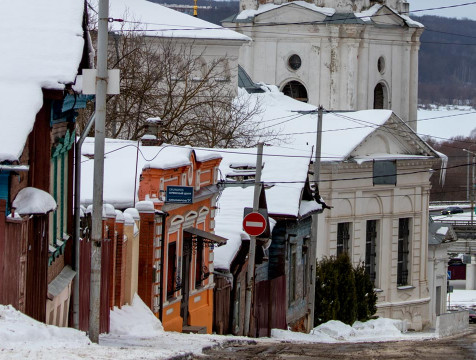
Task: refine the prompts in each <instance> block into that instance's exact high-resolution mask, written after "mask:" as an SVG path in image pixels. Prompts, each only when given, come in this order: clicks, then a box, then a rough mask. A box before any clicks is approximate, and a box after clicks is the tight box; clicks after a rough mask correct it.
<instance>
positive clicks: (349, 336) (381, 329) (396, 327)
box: [271, 318, 436, 343]
mask: <svg viewBox="0 0 476 360" xmlns="http://www.w3.org/2000/svg"><path fill="white" fill-rule="evenodd" d="M402 330H405V326H404V323H403V322H402V321H401V320H394V319H386V318H379V319H375V320H369V321H366V322H360V321H356V322H355V323H354V325H352V326H349V325H346V324H344V323H342V322H340V321H335V320H331V321H328V322H327V323H325V324H321V325H319V326H317V327H315V328H314V329H313V330H312V331H311V333H310V334H302V333H295V332H291V331H288V330H278V329H273V330H272V331H271V337H272V338H274V339H281V340H288V341H299V342H307V343H337V342H382V341H399V340H415V341H418V340H423V339H430V338H435V337H436V335H435V334H432V333H404V332H402Z"/></svg>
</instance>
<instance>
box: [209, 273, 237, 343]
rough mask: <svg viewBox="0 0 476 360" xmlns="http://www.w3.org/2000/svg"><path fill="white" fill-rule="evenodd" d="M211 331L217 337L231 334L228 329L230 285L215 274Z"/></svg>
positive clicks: (226, 280)
mask: <svg viewBox="0 0 476 360" xmlns="http://www.w3.org/2000/svg"><path fill="white" fill-rule="evenodd" d="M213 297H214V299H213V303H214V304H215V306H214V308H213V315H214V316H213V331H215V332H216V333H217V334H218V335H226V334H230V333H231V329H230V318H231V316H230V305H231V308H233V303H232V302H231V283H230V280H229V279H228V278H226V277H224V276H220V275H218V274H215V289H214V291H213Z"/></svg>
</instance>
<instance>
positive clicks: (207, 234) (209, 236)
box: [183, 227, 227, 245]
mask: <svg viewBox="0 0 476 360" xmlns="http://www.w3.org/2000/svg"><path fill="white" fill-rule="evenodd" d="M183 231H184V232H187V233H189V234H192V235H196V236H198V237H201V238H203V239H208V240H210V241H212V242H215V243H217V244H219V245H222V244H226V240H227V239H226V238H224V237H221V236H218V235H215V234H212V233H211V232H208V231H203V230H200V229H197V228H194V227H189V228H186V229H183Z"/></svg>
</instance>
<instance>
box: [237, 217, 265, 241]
mask: <svg viewBox="0 0 476 360" xmlns="http://www.w3.org/2000/svg"><path fill="white" fill-rule="evenodd" d="M266 223H267V221H266V219H265V217H264V216H263V215H261V214H260V213H258V212H252V213H249V214H248V215H246V216H245V217H244V219H243V230H245V231H246V233H247V234H248V235H250V236H259V235H261V234H262V233H264V231H265V230H266Z"/></svg>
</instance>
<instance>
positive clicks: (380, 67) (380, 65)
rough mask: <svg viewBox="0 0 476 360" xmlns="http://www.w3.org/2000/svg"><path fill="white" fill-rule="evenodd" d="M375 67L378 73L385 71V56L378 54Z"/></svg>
mask: <svg viewBox="0 0 476 360" xmlns="http://www.w3.org/2000/svg"><path fill="white" fill-rule="evenodd" d="M377 69H378V72H379V73H380V74H383V73H384V72H385V58H384V57H383V56H380V57H379V58H378V61H377Z"/></svg>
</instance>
